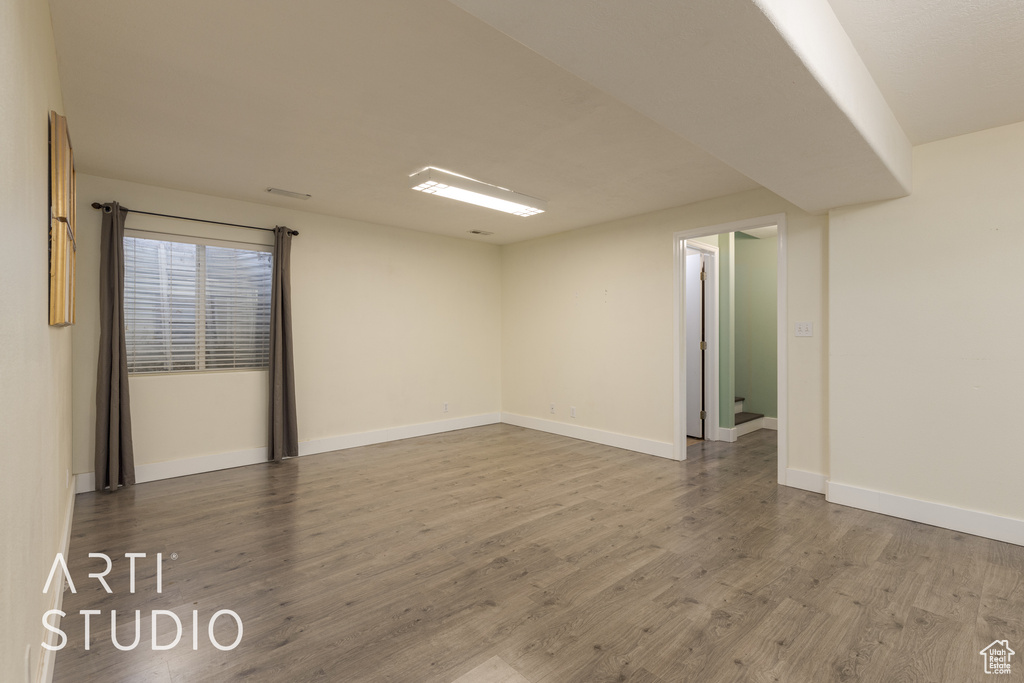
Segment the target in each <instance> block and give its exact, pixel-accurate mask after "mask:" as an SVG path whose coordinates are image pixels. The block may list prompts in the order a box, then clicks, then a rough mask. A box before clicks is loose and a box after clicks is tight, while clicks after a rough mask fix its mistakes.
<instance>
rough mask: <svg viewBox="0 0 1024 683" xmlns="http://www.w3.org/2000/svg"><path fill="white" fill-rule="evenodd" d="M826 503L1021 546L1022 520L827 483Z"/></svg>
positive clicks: (1023, 525) (1022, 543) (1023, 523)
mask: <svg viewBox="0 0 1024 683" xmlns="http://www.w3.org/2000/svg"><path fill="white" fill-rule="evenodd" d="M825 497H826V498H827V499H828V501H829V502H831V503H838V504H839V505H847V506H849V507H854V508H859V509H861V510H869V511H871V512H879V513H881V514H883V515H889V516H890V517H899V518H901V519H909V520H911V521H913V522H921V523H923V524H930V525H931V526H937V527H942V528H944V529H952V530H954V531H962V532H964V533H967V534H972V535H974V536H982V537H984V538H992V539H995V540H997V541H1005V542H1007V543H1013V544H1015V545H1022V546H1024V520H1022V519H1013V518H1010V517H1000V516H999V515H993V514H990V513H987V512H978V511H977V510H967V509H964V508H958V507H953V506H952V505H943V504H942V503H931V502H928V501H924V500H918V499H916V498H906V497H904V496H898V495H896V494H892V493H883V492H881V491H873V490H871V489H865V488H859V487H857V486H849V485H846V484H837V483H836V482H833V481H830V482H829V483H828V492H827V493H826V496H825Z"/></svg>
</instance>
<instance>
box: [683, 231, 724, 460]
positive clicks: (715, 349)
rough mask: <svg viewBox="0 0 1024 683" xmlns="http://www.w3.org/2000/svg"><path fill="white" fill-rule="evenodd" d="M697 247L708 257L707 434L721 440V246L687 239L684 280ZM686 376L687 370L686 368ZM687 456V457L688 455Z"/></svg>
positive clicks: (706, 303)
mask: <svg viewBox="0 0 1024 683" xmlns="http://www.w3.org/2000/svg"><path fill="white" fill-rule="evenodd" d="M687 249H693V250H694V251H697V252H701V253H702V254H704V255H705V256H707V257H708V263H709V268H708V271H709V272H708V279H707V280H706V281H705V286H707V289H706V290H705V299H704V340H705V341H706V342H707V343H708V348H707V352H706V353H705V356H704V405H705V406H706V412H707V417H706V418H705V420H704V438H705V439H706V440H707V441H721V440H722V437H721V434H719V430H720V429H721V426H720V423H721V420H720V419H719V410H720V408H719V400H718V378H719V371H718V353H719V346H718V285H719V267H718V247H715V246H712V245H710V244H703V243H702V242H691V241H689V240H683V281H684V282H685V280H686V263H685V262H686V250H687ZM682 294H683V291H680V296H681V298H682V299H683V308H682V312H681V313H682V315H683V316H684V317H685V315H686V301H685V297H682ZM682 331H683V334H685V332H686V327H685V325H684V326H683V330H682ZM681 352H682V354H683V355H682V362H683V364H684V365H685V360H686V350H685V345H684V347H683V349H682V351H681ZM684 376H685V372H684ZM682 390H683V393H684V394H685V393H686V384H685V382H684V383H683V385H682ZM681 408H682V410H683V411H685V410H686V403H685V401H684V403H683V404H682V406H681ZM686 436H687V434H686V416H685V412H684V414H683V438H684V439H685V438H686ZM684 459H685V458H684Z"/></svg>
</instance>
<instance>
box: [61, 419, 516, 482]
mask: <svg viewBox="0 0 1024 683" xmlns="http://www.w3.org/2000/svg"><path fill="white" fill-rule="evenodd" d="M500 421H501V415H500V413H485V414H482V415H470V416H468V417H456V418H452V419H450V420H439V421H437V422H424V423H421V424H413V425H403V426H400V427H390V428H388V429H378V430H376V431H372V432H361V433H358V434H344V435H342V436H333V437H328V438H326V439H314V440H310V441H301V442H299V455H300V456H302V455H315V454H317V453H328V452H330V451H339V450H344V449H346V448H355V447H356V446H369V445H372V444H377V443H384V442H386V441H397V440H399V439H409V438H412V437H415V436H427V435H429V434H440V433H442V432H452V431H455V430H457V429H468V428H469V427H481V426H483V425H489V424H497V423H498V422H500ZM266 461H267V449H266V448H265V447H263V448H249V449H246V450H241V451H231V452H229V453H215V454H213V455H200V456H197V457H195V458H184V459H182V460H167V461H165V462H157V463H150V464H145V465H136V467H135V481H136V483H139V484H142V483H145V482H147V481H158V480H160V479H173V478H175V477H184V476H187V475H190V474H201V473H203V472H215V471H217V470H226V469H230V468H232V467H243V466H245V465H257V464H259V463H262V462H266ZM76 478H77V487H76V492H77V493H85V492H87V491H93V490H94V489H95V485H96V477H95V474H94V473H92V472H86V473H84V474H78V475H76Z"/></svg>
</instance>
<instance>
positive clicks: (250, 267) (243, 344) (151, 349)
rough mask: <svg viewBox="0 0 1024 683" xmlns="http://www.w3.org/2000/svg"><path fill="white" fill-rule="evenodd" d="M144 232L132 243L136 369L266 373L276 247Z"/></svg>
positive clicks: (128, 251)
mask: <svg viewBox="0 0 1024 683" xmlns="http://www.w3.org/2000/svg"><path fill="white" fill-rule="evenodd" d="M147 234H148V233H147ZM137 235H138V233H137V232H135V231H132V232H131V234H130V235H128V234H126V236H125V238H124V323H125V342H126V344H127V352H128V353H127V355H128V372H129V373H132V374H139V373H151V372H195V371H208V370H241V369H260V368H266V367H267V364H268V358H269V353H270V279H271V265H272V254H271V248H270V247H263V246H259V245H251V246H248V245H247V246H246V247H245V248H238V247H237V246H231V247H228V246H224V245H223V243H217V242H213V241H207V240H203V241H199V240H195V241H190V242H185V241H167V240H164V239H150V238H148V237H139V236H137ZM161 237H163V236H162V235H161ZM172 239H176V238H172Z"/></svg>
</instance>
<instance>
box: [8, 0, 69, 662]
mask: <svg viewBox="0 0 1024 683" xmlns="http://www.w3.org/2000/svg"><path fill="white" fill-rule="evenodd" d="M0 93H3V95H2V97H0V235H2V237H3V247H2V248H0V291H2V292H3V298H2V301H3V304H2V314H0V387H2V391H0V429H2V433H0V460H2V466H3V482H4V487H3V494H2V495H0V520H2V524H0V605H2V610H3V617H2V618H0V680H4V681H23V680H24V679H25V678H24V677H25V651H26V647H28V648H29V649H30V652H31V654H30V657H31V662H30V666H31V667H32V668H33V669H35V668H36V667H37V666H38V663H39V660H40V656H41V654H42V648H41V647H40V643H41V642H42V641H43V634H44V630H43V628H42V624H41V621H40V620H41V618H42V616H43V613H44V612H46V610H47V609H49V608H50V600H51V598H52V597H53V594H52V593H51V595H44V594H43V593H42V588H43V583H44V582H45V581H46V576H47V572H48V571H49V569H50V564H51V563H52V562H53V558H54V555H55V554H56V553H57V552H58V551H60V550H61V548H62V545H63V541H64V539H63V536H62V533H61V532H62V526H63V519H64V512H65V507H66V504H67V500H68V497H69V495H70V489H69V488H68V487H67V486H66V480H67V479H66V478H67V476H68V472H69V469H70V467H71V430H70V422H71V330H69V329H67V328H64V329H61V328H56V327H50V326H49V325H48V324H47V323H48V319H47V311H48V296H49V280H48V272H49V263H48V255H47V254H48V244H47V228H48V225H47V221H48V216H49V210H48V208H47V207H48V203H49V202H48V190H47V182H48V171H47V169H48V151H47V149H48V147H47V136H48V114H49V111H50V110H51V109H55V110H56V111H58V112H62V111H63V105H62V102H61V94H60V84H59V83H58V80H57V63H56V55H55V52H54V47H53V34H52V32H51V30H50V13H49V9H48V7H47V4H46V2H45V0H10V1H9V2H4V3H0ZM70 127H71V135H72V139H73V138H74V132H75V128H74V122H73V121H72V122H70Z"/></svg>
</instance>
